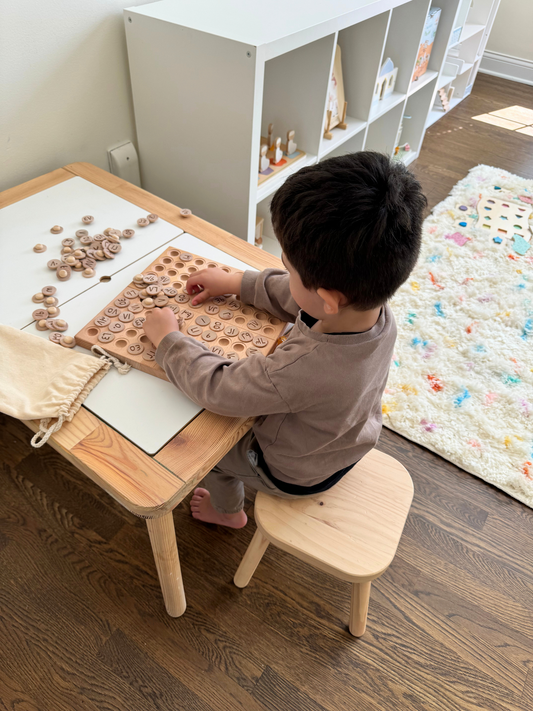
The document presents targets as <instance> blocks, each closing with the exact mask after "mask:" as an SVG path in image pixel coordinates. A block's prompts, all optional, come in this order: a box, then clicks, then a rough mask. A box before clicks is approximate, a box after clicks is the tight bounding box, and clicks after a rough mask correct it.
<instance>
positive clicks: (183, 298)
mask: <svg viewBox="0 0 533 711" xmlns="http://www.w3.org/2000/svg"><path fill="white" fill-rule="evenodd" d="M176 301H177V302H178V304H186V303H187V301H189V297H188V296H187V294H178V295H177V296H176Z"/></svg>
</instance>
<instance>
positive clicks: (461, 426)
mask: <svg viewBox="0 0 533 711" xmlns="http://www.w3.org/2000/svg"><path fill="white" fill-rule="evenodd" d="M502 202H503V203H505V206H506V207H504V208H502V210H503V211H504V212H505V209H507V208H508V210H510V212H511V215H510V219H511V222H509V219H507V218H505V217H501V216H500V214H497V213H498V211H497V210H496V212H491V206H492V207H493V208H495V207H498V206H499V205H501V204H502ZM478 207H479V208H480V211H479V214H478V211H477V208H478ZM515 207H516V210H515V209H514V208H515ZM532 207H533V180H525V179H523V178H520V177H518V176H516V175H512V174H511V173H507V172H506V171H503V170H499V169H497V168H491V167H488V166H485V165H478V166H477V167H476V168H473V169H472V170H471V171H470V172H469V174H468V176H467V177H466V178H464V179H463V180H461V181H460V182H459V183H457V185H456V186H455V187H454V188H453V190H452V192H451V194H450V196H449V197H448V198H447V199H446V200H444V201H443V202H441V203H440V204H439V205H437V207H435V209H434V210H433V212H432V214H431V215H430V216H429V217H428V218H427V219H426V221H425V223H424V238H423V246H422V251H421V254H420V258H419V260H418V263H417V266H416V267H415V270H414V271H413V273H412V274H411V276H410V277H409V279H408V280H407V282H406V283H405V284H404V285H403V286H402V287H401V288H400V289H399V290H398V292H397V293H396V295H395V296H394V298H393V300H392V302H391V306H392V309H393V311H394V314H395V316H396V320H397V324H398V340H397V344H396V349H395V355H394V358H393V363H392V365H391V371H390V376H389V380H388V383H387V388H386V390H385V393H384V396H383V424H384V425H385V426H386V427H388V428H390V429H392V430H394V431H395V432H398V433H400V434H401V435H403V436H404V437H407V438H408V439H410V440H413V441H414V442H417V443H418V444H421V445H423V446H424V447H427V448H428V449H430V450H432V451H433V452H436V453H437V454H439V455H441V456H442V457H444V458H445V459H448V460H449V461H451V462H453V463H454V464H456V465H457V466H459V467H461V468H462V469H465V470H466V471H467V472H470V473H471V474H474V475H475V476H478V477H480V478H481V479H485V481H488V482H490V483H491V484H493V485H494V486H497V487H499V488H500V489H503V491H505V492H507V493H508V494H510V495H511V496H514V497H515V498H516V499H518V500H519V501H522V502H523V503H524V504H527V505H528V506H530V507H532V508H533V239H531V232H532V229H533V221H532V220H531V219H529V227H528V229H524V228H522V230H521V232H520V235H521V236H517V235H515V234H514V230H515V229H518V228H515V227H514V226H513V224H512V223H513V222H518V223H520V224H522V225H523V222H524V216H525V217H526V221H527V219H528V218H530V216H531V212H532ZM519 208H522V209H521V210H520V209H519ZM524 208H525V209H524ZM485 211H486V212H485ZM491 214H492V215H493V217H494V218H497V219H498V223H497V224H498V225H499V224H501V225H506V227H507V229H506V233H503V232H502V233H498V232H495V229H496V223H494V222H493V223H492V224H491V223H490V222H487V223H486V224H487V228H486V229H483V227H482V226H480V227H478V226H477V222H478V218H479V216H480V215H481V218H482V220H489V219H490V218H489V217H487V215H491ZM515 217H516V219H515ZM500 221H501V222H500ZM489 226H490V227H491V229H489ZM499 235H501V236H499Z"/></svg>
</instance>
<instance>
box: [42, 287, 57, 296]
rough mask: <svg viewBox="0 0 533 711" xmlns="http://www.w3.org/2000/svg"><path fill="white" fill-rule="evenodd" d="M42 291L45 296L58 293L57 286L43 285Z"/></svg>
mask: <svg viewBox="0 0 533 711" xmlns="http://www.w3.org/2000/svg"><path fill="white" fill-rule="evenodd" d="M41 291H42V292H43V294H44V295H45V296H53V295H54V294H55V293H56V291H57V289H56V288H55V286H43V288H42V289H41Z"/></svg>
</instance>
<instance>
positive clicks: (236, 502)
mask: <svg viewBox="0 0 533 711" xmlns="http://www.w3.org/2000/svg"><path fill="white" fill-rule="evenodd" d="M254 442H255V435H254V434H253V432H252V430H250V431H249V432H247V433H246V434H245V435H244V437H243V438H242V439H240V440H239V441H238V442H237V444H236V445H235V446H234V447H233V448H232V449H230V451H229V452H228V453H227V454H226V456H225V457H223V458H222V459H221V460H220V462H219V463H218V464H217V465H216V467H214V468H213V469H211V471H210V472H209V474H207V476H206V477H205V479H204V481H203V484H204V485H205V488H206V489H207V490H208V491H209V493H210V494H211V503H212V505H213V508H214V509H215V510H216V511H218V512H219V513H225V514H232V513H237V512H238V511H241V510H242V508H243V506H244V487H245V486H247V487H249V488H250V489H254V490H255V491H265V492H266V493H267V494H274V495H275V496H279V497H281V498H282V499H301V498H303V497H302V496H297V495H295V494H286V493H285V492H283V491H280V489H278V487H277V486H276V485H275V484H274V483H273V482H271V481H270V479H269V478H268V477H267V475H266V474H265V472H264V471H263V469H262V468H261V467H260V466H259V464H258V463H257V459H258V457H257V452H256V451H255V450H254V448H253V446H254Z"/></svg>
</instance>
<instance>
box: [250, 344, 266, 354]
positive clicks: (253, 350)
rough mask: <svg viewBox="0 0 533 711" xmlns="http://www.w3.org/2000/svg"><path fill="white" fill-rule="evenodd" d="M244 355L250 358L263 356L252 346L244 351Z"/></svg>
mask: <svg viewBox="0 0 533 711" xmlns="http://www.w3.org/2000/svg"><path fill="white" fill-rule="evenodd" d="M246 355H247V356H252V355H260V356H264V355H265V354H264V353H262V352H261V351H260V350H259V349H258V348H255V347H254V346H252V347H251V348H247V349H246Z"/></svg>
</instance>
